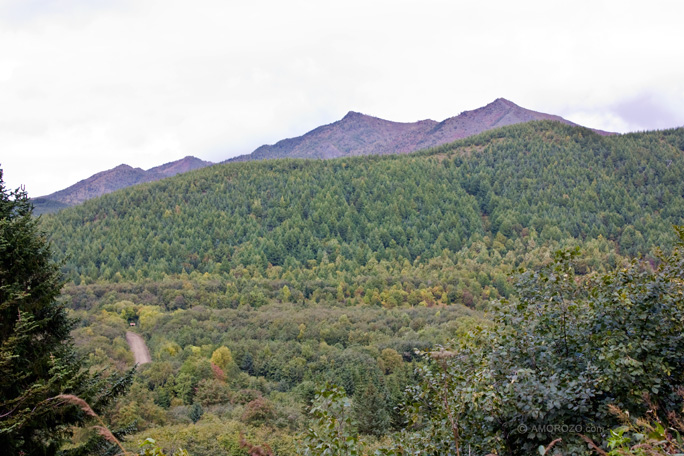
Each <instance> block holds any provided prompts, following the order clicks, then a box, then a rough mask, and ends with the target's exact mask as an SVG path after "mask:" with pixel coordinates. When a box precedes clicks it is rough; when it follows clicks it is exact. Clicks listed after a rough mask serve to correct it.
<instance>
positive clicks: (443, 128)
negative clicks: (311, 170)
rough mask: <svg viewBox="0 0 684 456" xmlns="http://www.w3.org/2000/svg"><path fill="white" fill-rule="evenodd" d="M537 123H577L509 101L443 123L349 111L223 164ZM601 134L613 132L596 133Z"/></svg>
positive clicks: (431, 143) (403, 145) (392, 147)
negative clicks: (401, 120) (326, 122)
mask: <svg viewBox="0 0 684 456" xmlns="http://www.w3.org/2000/svg"><path fill="white" fill-rule="evenodd" d="M537 120H551V121H556V122H561V123H564V124H567V125H572V126H579V125H578V124H576V123H574V122H571V121H569V120H567V119H564V118H562V117H560V116H557V115H554V114H547V113H542V112H538V111H532V110H530V109H526V108H523V107H521V106H518V105H517V104H515V103H513V102H512V101H510V100H507V99H505V98H497V99H496V100H494V101H493V102H491V103H489V104H487V105H485V106H483V107H480V108H477V109H474V110H470V111H463V112H462V113H460V114H459V115H457V116H454V117H449V118H447V119H445V120H443V121H441V122H437V121H435V120H431V119H425V120H419V121H416V122H393V121H389V120H384V119H380V118H378V117H373V116H369V115H367V114H362V113H360V112H356V111H349V112H348V113H347V114H346V115H345V116H344V117H343V118H342V119H340V120H338V121H336V122H333V123H330V124H327V125H322V126H320V127H317V128H314V129H313V130H311V131H309V132H308V133H305V134H304V135H301V136H297V137H294V138H287V139H283V140H280V141H278V142H276V143H275V144H272V145H263V146H260V147H258V148H257V149H256V150H255V151H254V152H252V153H251V154H245V155H240V156H238V157H233V158H230V159H228V160H225V161H224V162H223V163H227V162H239V161H250V160H263V159H274V158H319V159H328V158H339V157H345V156H354V155H385V154H403V153H410V152H414V151H417V150H420V149H427V148H430V147H436V146H441V145H443V144H447V143H450V142H453V141H456V140H458V139H463V138H467V137H468V136H473V135H477V134H479V133H482V132H484V131H487V130H491V129H493V128H499V127H504V126H508V125H514V124H517V123H524V122H531V121H537ZM592 130H593V131H595V132H596V133H599V134H601V135H610V134H613V133H610V132H605V131H602V130H596V129H592Z"/></svg>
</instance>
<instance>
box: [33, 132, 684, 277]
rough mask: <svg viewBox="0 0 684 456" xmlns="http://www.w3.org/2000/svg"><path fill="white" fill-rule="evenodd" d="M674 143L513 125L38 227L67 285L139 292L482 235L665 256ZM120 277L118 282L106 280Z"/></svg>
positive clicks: (241, 173)
mask: <svg viewBox="0 0 684 456" xmlns="http://www.w3.org/2000/svg"><path fill="white" fill-rule="evenodd" d="M682 149H684V133H683V132H682V130H681V129H680V130H672V131H667V132H655V133H643V134H631V135H624V136H616V137H602V136H599V135H597V134H594V133H592V132H590V131H589V130H586V129H582V128H573V127H568V126H564V125H561V124H557V123H546V122H541V123H531V124H524V125H519V126H512V127H507V128H503V129H500V130H496V131H493V132H489V133H485V134H483V135H480V136H477V137H475V138H473V139H466V140H463V141H460V142H457V143H454V144H453V145H449V146H444V147H441V148H438V149H433V150H430V151H427V152H424V153H420V154H417V155H411V156H405V157H404V156H392V157H358V158H347V159H339V160H333V161H301V160H300V161H298V160H284V161H273V162H266V163H236V164H228V165H223V166H214V167H211V168H207V169H204V170H200V171H197V172H192V173H188V174H186V175H183V176H180V177H177V178H175V179H167V180H164V181H162V182H157V183H152V184H147V185H141V186H136V187H135V188H132V189H127V190H124V191H121V192H117V193H115V194H112V195H108V196H105V197H103V198H100V199H97V200H94V201H89V202H87V203H86V204H84V205H82V206H79V207H76V208H73V209H69V210H66V211H63V212H62V213H60V214H59V215H57V216H53V217H46V218H45V219H44V224H45V227H46V228H47V229H48V231H49V232H50V233H52V239H53V242H54V243H55V245H56V247H57V249H58V251H60V252H63V253H64V254H65V257H66V258H68V260H67V272H68V274H69V277H70V278H73V279H76V280H78V278H81V279H85V280H96V279H99V280H102V279H104V280H110V279H114V278H115V275H116V278H117V279H119V278H120V279H134V278H141V277H157V278H159V277H162V276H163V275H164V274H178V273H181V272H183V271H185V272H188V273H189V272H192V271H199V272H218V271H223V272H228V271H230V270H233V269H235V268H239V267H249V266H253V267H255V268H257V269H258V270H260V271H261V272H263V271H265V269H266V268H267V266H268V265H269V264H271V265H273V266H282V267H284V269H285V270H292V269H297V268H309V267H311V266H313V265H320V264H321V263H322V262H324V261H326V262H330V263H335V262H338V263H339V264H340V265H341V266H338V267H336V269H337V270H340V271H345V270H349V269H350V268H351V269H355V268H358V267H363V266H365V265H366V264H367V263H368V261H369V260H370V259H371V258H375V259H376V260H378V261H380V260H383V259H384V260H393V261H395V262H398V263H400V264H401V262H403V261H404V260H407V261H408V262H409V263H413V262H414V261H415V260H416V259H419V260H420V261H421V262H426V261H427V260H429V259H430V258H434V257H437V256H439V255H441V254H442V252H443V251H444V250H445V249H447V250H449V251H451V252H457V251H459V250H460V249H461V248H462V247H464V246H468V245H470V244H472V242H473V241H474V240H477V239H482V238H484V237H485V236H488V237H490V239H491V240H494V241H496V242H497V244H496V245H497V247H498V249H497V250H500V251H502V252H503V253H505V252H506V251H507V250H509V249H510V248H512V247H514V245H515V243H516V242H523V241H524V240H525V239H527V238H529V237H531V238H533V239H535V240H536V241H537V242H545V241H549V240H555V241H560V240H562V239H568V238H575V239H581V240H583V239H594V238H598V237H599V236H602V237H603V238H605V239H608V240H611V241H613V242H614V243H615V245H616V246H617V247H618V248H619V249H620V251H621V252H623V253H628V254H631V255H634V254H638V253H647V252H648V250H649V248H651V247H652V246H654V245H667V244H668V242H671V236H672V235H671V233H670V229H669V227H670V226H671V225H672V224H675V223H678V222H680V221H681V220H682V217H684V205H682V204H681V197H682V195H684V179H682V177H684V176H682V173H683V172H684V166H682V165H683V164H684V156H683V154H682ZM117 273H118V275H117Z"/></svg>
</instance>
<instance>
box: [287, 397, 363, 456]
mask: <svg viewBox="0 0 684 456" xmlns="http://www.w3.org/2000/svg"><path fill="white" fill-rule="evenodd" d="M351 407H352V403H351V401H350V400H349V399H348V398H347V396H346V394H345V392H344V390H343V389H342V388H340V387H338V386H336V385H332V384H326V386H325V387H324V388H323V389H321V390H320V391H318V392H317V393H316V397H315V399H314V402H313V404H312V407H311V410H310V412H309V413H310V414H311V416H312V417H313V419H314V422H313V426H312V427H311V428H309V429H308V430H307V431H306V433H304V434H303V435H302V436H301V437H300V442H299V444H300V447H299V449H298V451H299V454H302V455H304V456H317V455H321V456H322V455H330V456H347V455H349V456H354V455H361V454H364V453H363V451H364V447H365V445H364V443H363V441H361V440H359V437H358V434H357V433H356V430H355V426H354V422H353V420H352V413H351Z"/></svg>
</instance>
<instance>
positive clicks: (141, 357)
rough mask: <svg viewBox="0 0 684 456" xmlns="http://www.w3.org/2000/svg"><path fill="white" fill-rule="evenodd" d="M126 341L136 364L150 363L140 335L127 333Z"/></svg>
mask: <svg viewBox="0 0 684 456" xmlns="http://www.w3.org/2000/svg"><path fill="white" fill-rule="evenodd" d="M126 341H127V342H128V346H129V347H131V351H132V352H133V356H135V362H136V364H146V363H151V362H152V358H151V357H150V351H149V350H148V349H147V344H145V340H144V339H143V338H142V337H141V336H140V334H136V333H134V332H130V331H127V332H126Z"/></svg>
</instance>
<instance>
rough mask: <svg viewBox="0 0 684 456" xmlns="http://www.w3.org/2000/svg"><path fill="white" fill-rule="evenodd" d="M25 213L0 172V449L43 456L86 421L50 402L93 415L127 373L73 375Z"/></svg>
mask: <svg viewBox="0 0 684 456" xmlns="http://www.w3.org/2000/svg"><path fill="white" fill-rule="evenodd" d="M32 211H33V206H32V204H31V202H30V200H29V198H28V196H27V194H26V192H25V191H24V190H23V189H17V190H15V191H11V190H8V189H6V187H5V185H4V182H3V180H2V170H0V448H2V452H3V453H4V454H30V455H51V454H56V453H57V451H58V450H59V448H60V446H61V444H62V443H63V441H64V440H65V439H66V438H67V437H68V436H69V435H70V430H69V426H71V425H77V424H79V423H81V422H83V421H84V420H85V419H86V414H85V413H84V411H83V410H81V409H79V408H78V407H75V406H74V405H69V404H65V403H63V402H62V401H60V400H59V399H57V398H56V396H58V395H60V394H73V395H78V396H80V397H82V398H84V399H85V400H87V401H88V402H90V403H91V405H93V406H95V405H97V406H99V407H98V408H100V409H101V407H102V406H105V405H107V404H108V403H110V402H111V400H112V399H113V397H114V396H116V395H118V394H119V393H121V392H123V391H124V390H125V389H126V388H127V386H128V384H129V383H130V380H131V373H129V375H127V376H125V377H124V378H118V379H115V378H109V379H107V380H102V379H99V378H97V377H92V376H88V375H87V374H85V373H84V372H83V370H82V369H81V364H80V361H79V360H78V359H77V358H76V357H75V354H74V351H73V348H72V346H71V345H70V344H69V332H70V330H71V322H70V321H69V319H68V318H67V315H66V311H65V309H64V308H63V307H62V305H60V304H59V303H58V302H57V296H58V295H59V293H60V289H61V286H62V284H61V279H60V271H59V266H58V265H57V264H55V263H54V262H53V261H52V259H51V249H50V244H49V243H48V242H47V240H46V239H45V236H44V234H43V233H42V232H41V231H40V230H39V229H38V227H37V220H36V219H35V218H34V217H33V216H32ZM93 408H95V407H93Z"/></svg>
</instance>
